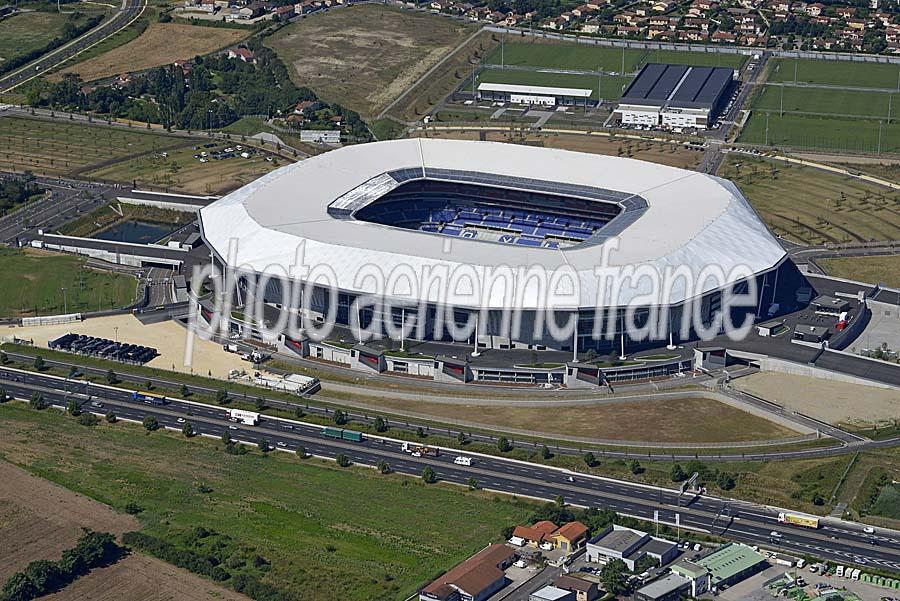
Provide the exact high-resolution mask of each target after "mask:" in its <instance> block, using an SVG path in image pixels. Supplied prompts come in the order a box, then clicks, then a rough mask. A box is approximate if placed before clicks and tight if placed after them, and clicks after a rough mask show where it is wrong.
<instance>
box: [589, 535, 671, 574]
mask: <svg viewBox="0 0 900 601" xmlns="http://www.w3.org/2000/svg"><path fill="white" fill-rule="evenodd" d="M643 557H652V558H653V559H655V560H656V561H658V562H659V565H661V566H664V565H666V564H667V563H669V562H670V561H672V560H674V559H675V558H676V557H678V545H676V544H675V543H673V542H671V541H667V540H665V539H662V538H657V537H655V536H651V535H650V534H648V533H646V532H642V531H641V530H635V529H634V528H626V527H625V526H619V525H618V524H613V525H611V526H609V527H608V528H606V530H604V531H603V532H601V533H599V534H598V535H597V536H595V537H594V538H592V539H591V540H590V541H588V544H587V560H588V561H595V562H600V563H607V562H609V561H612V560H614V559H621V560H622V561H623V562H625V565H626V567H628V569H629V570H634V568H635V565H636V564H637V562H638V561H640V560H641V558H643Z"/></svg>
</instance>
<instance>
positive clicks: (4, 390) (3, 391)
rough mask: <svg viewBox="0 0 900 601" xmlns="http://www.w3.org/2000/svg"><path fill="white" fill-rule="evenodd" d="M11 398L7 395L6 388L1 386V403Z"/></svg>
mask: <svg viewBox="0 0 900 601" xmlns="http://www.w3.org/2000/svg"><path fill="white" fill-rule="evenodd" d="M8 400H9V397H7V396H6V389H5V388H3V387H0V403H5V402H6V401H8Z"/></svg>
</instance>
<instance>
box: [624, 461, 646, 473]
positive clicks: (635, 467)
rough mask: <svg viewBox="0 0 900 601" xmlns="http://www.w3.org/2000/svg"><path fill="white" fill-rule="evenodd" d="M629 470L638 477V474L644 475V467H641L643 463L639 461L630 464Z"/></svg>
mask: <svg viewBox="0 0 900 601" xmlns="http://www.w3.org/2000/svg"><path fill="white" fill-rule="evenodd" d="M628 468H629V469H630V470H631V473H632V474H634V475H635V476H637V475H638V474H643V473H644V466H642V465H641V462H640V461H638V460H637V459H632V460H631V461H629V462H628Z"/></svg>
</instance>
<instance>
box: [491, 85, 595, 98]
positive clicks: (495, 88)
mask: <svg viewBox="0 0 900 601" xmlns="http://www.w3.org/2000/svg"><path fill="white" fill-rule="evenodd" d="M478 91H479V92H506V93H508V94H535V95H538V96H573V97H575V98H590V97H591V94H593V93H594V91H593V90H588V89H586V88H549V87H547V86H522V85H516V84H508V83H490V82H483V83H480V84H478Z"/></svg>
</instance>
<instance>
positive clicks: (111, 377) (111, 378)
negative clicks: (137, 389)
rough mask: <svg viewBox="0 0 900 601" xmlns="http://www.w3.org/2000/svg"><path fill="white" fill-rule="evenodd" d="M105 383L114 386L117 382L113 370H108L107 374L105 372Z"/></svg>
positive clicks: (117, 379)
mask: <svg viewBox="0 0 900 601" xmlns="http://www.w3.org/2000/svg"><path fill="white" fill-rule="evenodd" d="M106 381H107V383H109V384H115V383H116V382H118V381H119V377H118V376H117V375H116V372H114V371H113V370H109V371H108V372H106Z"/></svg>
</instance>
